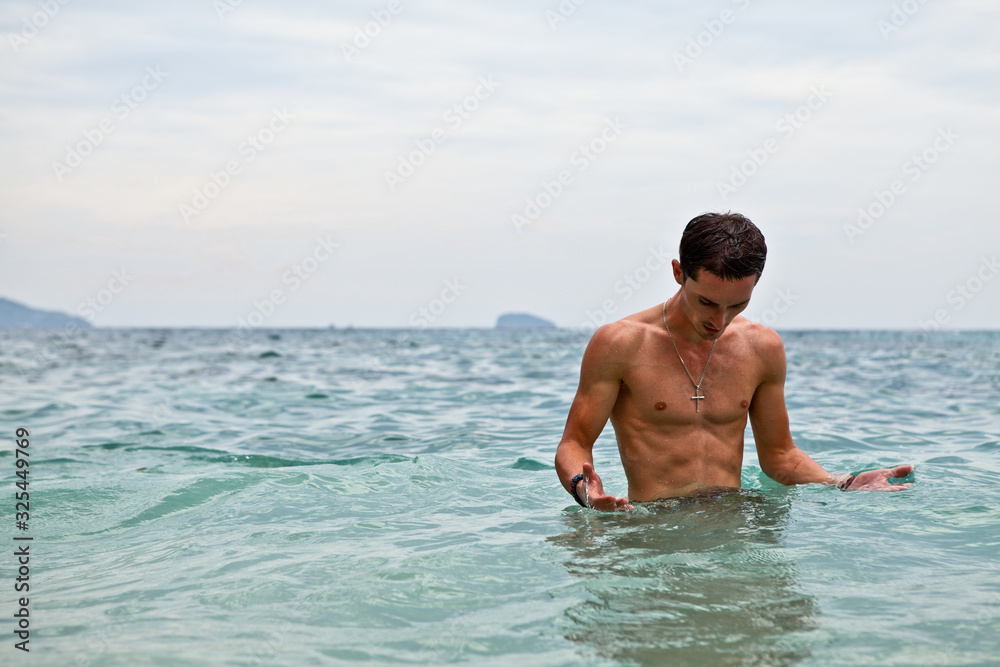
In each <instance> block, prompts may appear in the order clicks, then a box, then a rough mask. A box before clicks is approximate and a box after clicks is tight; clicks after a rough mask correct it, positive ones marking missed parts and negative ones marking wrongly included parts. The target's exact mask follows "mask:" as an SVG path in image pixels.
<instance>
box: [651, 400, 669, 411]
mask: <svg viewBox="0 0 1000 667" xmlns="http://www.w3.org/2000/svg"><path fill="white" fill-rule="evenodd" d="M653 407H654V408H656V409H657V410H666V409H667V404H666V403H664V402H663V401H660V402H659V403H657V404H656V405H654V406H653Z"/></svg>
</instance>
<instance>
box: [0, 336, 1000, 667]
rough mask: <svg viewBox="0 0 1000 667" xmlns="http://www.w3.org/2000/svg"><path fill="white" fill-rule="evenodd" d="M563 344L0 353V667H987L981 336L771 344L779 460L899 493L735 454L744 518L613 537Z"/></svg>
mask: <svg viewBox="0 0 1000 667" xmlns="http://www.w3.org/2000/svg"><path fill="white" fill-rule="evenodd" d="M587 338H588V336H587V335H585V334H581V333H577V332H571V331H540V332H498V331H474V330H473V331H464V330H462V331H460V330H450V331H417V332H403V331H362V330H356V331H340V330H337V331H275V332H269V333H268V332H256V333H254V335H253V336H251V337H250V338H248V339H246V340H241V339H239V338H234V337H233V336H232V335H231V334H229V333H227V332H222V331H176V330H175V331H149V330H92V331H85V332H83V333H82V334H79V335H76V336H72V337H61V336H59V335H57V334H54V333H51V332H50V333H45V332H31V331H21V332H18V331H10V330H7V331H0V373H2V375H0V377H2V391H0V410H2V420H3V425H4V429H5V432H6V434H7V443H8V444H7V445H6V446H5V447H3V449H2V451H0V473H2V474H0V479H2V480H3V484H4V485H5V486H6V487H7V488H8V489H10V490H11V492H12V491H13V490H14V487H13V485H14V481H15V479H16V478H15V477H14V470H15V468H14V466H15V457H14V453H13V448H14V430H15V429H16V428H18V427H22V428H26V429H28V430H29V431H30V433H31V438H30V440H31V445H30V452H31V467H30V491H31V510H32V511H31V518H30V529H29V530H28V531H27V532H21V531H17V530H16V529H15V528H14V507H13V500H12V498H11V496H9V495H8V494H7V492H6V491H5V492H4V496H5V497H8V500H7V501H4V502H3V503H2V505H0V507H2V509H0V541H2V542H3V543H4V544H7V545H13V544H14V542H13V541H12V537H13V536H14V535H15V534H17V535H30V536H32V537H33V538H34V540H33V542H32V546H31V553H32V561H31V607H30V612H31V636H30V648H31V653H30V654H23V653H22V652H20V651H17V650H14V648H13V644H14V642H15V641H17V639H16V638H15V637H14V635H13V634H11V632H10V630H11V629H12V628H13V623H12V622H11V618H12V614H13V613H14V611H16V609H15V602H14V597H15V596H14V594H13V592H12V586H13V579H14V566H13V559H12V558H11V557H10V556H8V557H5V558H3V559H0V562H2V565H0V577H2V578H3V579H4V581H2V582H0V587H2V590H4V591H5V592H4V594H3V595H2V596H0V618H6V619H8V620H7V621H5V622H4V623H3V624H2V627H3V632H2V633H0V637H4V639H3V640H2V641H3V645H0V655H2V656H3V657H2V658H0V662H2V663H3V664H5V665H6V664H31V665H123V666H124V665H127V666H134V665H209V664H211V665H328V664H330V665H334V664H341V665H348V664H421V665H422V664H448V663H456V664H463V663H464V664H476V665H480V664H482V665H506V664H518V665H521V664H525V665H995V664H998V662H1000V638H998V630H1000V558H998V557H1000V334H997V333H961V334H958V333H939V334H933V335H931V334H916V333H909V334H907V333H795V332H788V333H785V334H784V339H785V343H786V347H787V350H788V360H789V378H788V387H787V394H788V406H789V412H790V416H791V421H792V430H793V435H794V436H795V438H796V442H797V444H798V445H799V446H800V447H802V448H803V449H805V450H806V451H808V452H809V453H810V454H811V455H812V456H813V457H814V458H816V459H817V460H819V462H820V463H822V464H823V465H824V466H826V467H827V468H828V469H829V470H831V471H836V472H842V471H858V470H862V469H865V468H868V467H874V466H885V465H891V464H897V463H912V464H914V465H915V466H916V467H917V473H916V478H915V481H916V483H915V485H914V487H913V488H912V489H911V490H909V491H907V492H903V493H896V494H878V493H863V492H853V493H842V492H839V491H837V490H834V489H829V488H820V487H794V488H786V487H781V486H779V485H777V484H775V483H773V482H770V481H769V480H767V479H766V478H765V477H763V476H762V475H761V474H760V471H759V468H758V467H757V465H756V455H755V452H754V448H753V445H752V434H751V433H750V432H749V431H748V432H747V451H746V457H745V462H744V473H743V487H744V488H743V489H742V490H740V491H737V492H733V493H732V494H729V495H726V496H723V497H720V498H714V499H701V500H681V501H676V502H674V503H672V504H664V505H663V506H658V507H655V508H654V509H647V508H642V509H638V510H636V511H635V512H633V513H631V514H628V515H626V514H615V515H603V514H599V513H595V512H591V511H584V510H581V509H580V508H579V507H577V506H576V505H575V504H574V503H573V502H572V501H571V499H570V497H569V496H568V495H567V494H566V493H565V492H564V491H563V490H562V488H561V487H560V486H559V484H558V482H557V480H556V477H555V472H554V469H553V466H552V457H553V453H554V450H555V446H556V443H557V442H558V440H559V436H560V434H561V432H562V427H563V423H564V420H565V416H566V412H567V409H568V407H569V403H570V401H571V399H572V397H573V393H574V391H575V388H576V382H577V379H578V371H579V362H580V357H581V354H582V351H583V349H584V347H585V345H586V342H587ZM595 458H596V463H597V468H598V470H599V471H600V472H601V473H602V475H603V477H604V479H605V486H606V487H607V488H609V489H612V490H615V491H617V492H618V493H624V491H625V486H626V485H625V478H624V474H623V472H622V470H621V466H620V463H619V462H618V458H617V451H616V449H615V443H614V438H613V434H612V432H611V429H610V427H609V428H608V429H607V430H606V431H605V433H604V435H603V436H602V437H601V439H600V440H599V441H598V445H597V447H596V450H595ZM11 550H12V548H8V547H5V548H4V551H5V552H7V551H11Z"/></svg>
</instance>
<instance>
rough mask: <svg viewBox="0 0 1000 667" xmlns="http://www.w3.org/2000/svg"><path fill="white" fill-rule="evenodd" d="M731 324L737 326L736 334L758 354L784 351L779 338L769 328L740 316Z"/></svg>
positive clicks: (776, 333) (775, 332)
mask: <svg viewBox="0 0 1000 667" xmlns="http://www.w3.org/2000/svg"><path fill="white" fill-rule="evenodd" d="M733 324H734V325H737V328H736V333H738V334H739V335H740V337H741V338H742V339H743V340H745V341H746V342H747V343H748V344H749V345H751V346H752V347H753V348H754V349H755V351H757V352H758V353H767V352H770V353H774V352H777V351H780V350H784V349H785V344H784V342H782V340H781V336H780V335H779V334H778V332H777V331H775V330H774V329H772V328H771V327H769V326H765V325H763V324H761V323H759V322H753V321H751V320H748V319H746V318H745V317H742V316H739V317H737V318H736V319H735V320H734V321H733ZM730 326H732V325H730Z"/></svg>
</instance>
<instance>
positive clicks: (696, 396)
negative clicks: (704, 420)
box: [663, 301, 721, 412]
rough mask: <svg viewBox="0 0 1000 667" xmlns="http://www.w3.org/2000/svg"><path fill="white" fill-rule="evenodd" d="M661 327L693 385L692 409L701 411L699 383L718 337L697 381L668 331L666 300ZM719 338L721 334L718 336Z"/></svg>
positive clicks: (706, 370) (706, 369)
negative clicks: (664, 330) (665, 331)
mask: <svg viewBox="0 0 1000 667" xmlns="http://www.w3.org/2000/svg"><path fill="white" fill-rule="evenodd" d="M663 327H664V328H665V329H666V330H667V335H668V336H670V342H671V343H672V344H673V346H674V352H676V353H677V358H678V359H680V360H681V366H683V367H684V372H685V373H687V376H688V379H690V380H691V384H693V385H694V396H692V397H691V400H692V401H694V411H695V412H701V402H702V401H703V400H704V399H705V395H704V394H702V393H701V383H702V382H704V381H705V373H707V372H708V365H709V364H710V363H712V354H714V353H715V346H716V345H717V344H718V342H719V339H718V338H716V339H715V342H714V343H712V349H711V351H709V353H708V360H707V361H706V362H705V370H703V371H702V372H701V377H700V378H698V381H697V382H695V381H694V376H692V375H691V371H689V370H688V365H687V364H686V363H684V357H682V356H681V351H680V350H678V349H677V342H676V341H675V340H674V335H673V334H672V333H670V327H669V326H667V302H666V301H664V302H663ZM720 338H721V336H720Z"/></svg>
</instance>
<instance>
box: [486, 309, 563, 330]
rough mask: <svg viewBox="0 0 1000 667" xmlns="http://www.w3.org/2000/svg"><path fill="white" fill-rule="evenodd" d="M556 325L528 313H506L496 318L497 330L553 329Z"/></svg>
mask: <svg viewBox="0 0 1000 667" xmlns="http://www.w3.org/2000/svg"><path fill="white" fill-rule="evenodd" d="M555 328H556V325H555V324H554V323H552V322H549V321H548V320H543V319H542V318H541V317H535V316H534V315H529V314H528V313H507V314H505V315H501V316H500V317H499V318H497V329H555Z"/></svg>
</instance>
